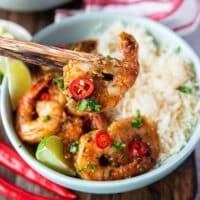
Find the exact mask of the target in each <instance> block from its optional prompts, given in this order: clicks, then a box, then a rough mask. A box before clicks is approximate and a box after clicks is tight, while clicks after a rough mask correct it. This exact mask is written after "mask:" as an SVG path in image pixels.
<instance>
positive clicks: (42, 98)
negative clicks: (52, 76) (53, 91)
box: [39, 92, 50, 101]
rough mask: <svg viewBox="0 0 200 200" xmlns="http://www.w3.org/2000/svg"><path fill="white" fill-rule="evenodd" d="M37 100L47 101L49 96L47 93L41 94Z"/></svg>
mask: <svg viewBox="0 0 200 200" xmlns="http://www.w3.org/2000/svg"><path fill="white" fill-rule="evenodd" d="M39 99H40V100H41V101H49V100H50V95H49V93H48V92H42V93H41V94H40V96H39Z"/></svg>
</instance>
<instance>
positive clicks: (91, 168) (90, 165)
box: [77, 164, 97, 173]
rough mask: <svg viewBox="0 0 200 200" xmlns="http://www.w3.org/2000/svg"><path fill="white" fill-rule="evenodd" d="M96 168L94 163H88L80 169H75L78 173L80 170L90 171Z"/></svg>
mask: <svg viewBox="0 0 200 200" xmlns="http://www.w3.org/2000/svg"><path fill="white" fill-rule="evenodd" d="M96 169H97V166H96V165H93V164H88V165H87V166H85V167H83V168H82V169H79V170H77V172H78V173H81V172H82V171H85V170H88V171H91V172H95V171H96Z"/></svg>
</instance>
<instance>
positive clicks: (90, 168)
mask: <svg viewBox="0 0 200 200" xmlns="http://www.w3.org/2000/svg"><path fill="white" fill-rule="evenodd" d="M96 169H97V166H96V165H88V166H87V170H89V171H91V172H95V171H96Z"/></svg>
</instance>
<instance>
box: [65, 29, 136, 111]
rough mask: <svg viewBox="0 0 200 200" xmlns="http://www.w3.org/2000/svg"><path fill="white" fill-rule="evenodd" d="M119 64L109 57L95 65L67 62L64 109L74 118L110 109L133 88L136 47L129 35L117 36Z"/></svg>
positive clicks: (75, 61)
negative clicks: (120, 59) (120, 56)
mask: <svg viewBox="0 0 200 200" xmlns="http://www.w3.org/2000/svg"><path fill="white" fill-rule="evenodd" d="M119 38H120V41H121V51H122V54H123V57H124V58H123V60H122V61H119V60H117V59H114V58H110V57H109V56H108V57H107V58H106V59H103V60H99V61H96V62H87V63H86V62H83V61H77V60H71V61H70V62H69V63H68V64H67V65H66V66H65V67H64V73H63V74H64V82H65V85H66V86H67V87H68V88H67V90H66V92H65V94H66V98H67V106H68V108H69V109H70V111H71V112H73V113H74V114H85V112H103V111H107V110H110V109H112V108H113V107H115V106H116V105H117V103H118V102H119V100H120V99H121V98H122V97H123V96H124V94H125V93H126V91H127V90H128V89H129V88H130V87H131V86H132V85H133V84H134V82H135V80H136V78H137V75H138V72H139V64H138V43H137V42H136V40H135V39H134V37H133V36H132V35H130V34H127V33H125V32H122V33H121V34H120V35H119Z"/></svg>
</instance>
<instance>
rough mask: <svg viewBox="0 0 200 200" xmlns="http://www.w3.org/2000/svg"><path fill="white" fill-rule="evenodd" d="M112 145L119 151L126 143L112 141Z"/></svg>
mask: <svg viewBox="0 0 200 200" xmlns="http://www.w3.org/2000/svg"><path fill="white" fill-rule="evenodd" d="M112 146H113V147H115V149H116V150H117V151H119V150H121V149H122V148H124V147H126V144H124V143H121V142H114V143H113V144H112Z"/></svg>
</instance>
